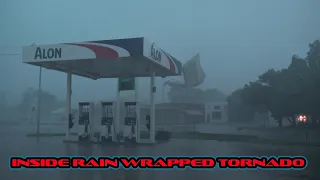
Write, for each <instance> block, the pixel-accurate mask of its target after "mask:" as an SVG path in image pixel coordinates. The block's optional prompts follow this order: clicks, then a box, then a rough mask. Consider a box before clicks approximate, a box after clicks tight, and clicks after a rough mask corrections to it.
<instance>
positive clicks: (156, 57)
mask: <svg viewBox="0 0 320 180" xmlns="http://www.w3.org/2000/svg"><path fill="white" fill-rule="evenodd" d="M150 57H151V58H152V59H154V60H156V61H158V62H161V50H160V49H157V48H156V47H155V45H154V43H153V44H152V45H151V54H150Z"/></svg>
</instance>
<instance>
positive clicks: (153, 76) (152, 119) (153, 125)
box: [150, 72, 156, 143]
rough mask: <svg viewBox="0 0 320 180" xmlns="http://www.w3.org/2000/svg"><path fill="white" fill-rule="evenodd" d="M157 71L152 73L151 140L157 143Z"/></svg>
mask: <svg viewBox="0 0 320 180" xmlns="http://www.w3.org/2000/svg"><path fill="white" fill-rule="evenodd" d="M154 95H155V72H152V73H151V77H150V106H151V108H150V116H151V118H150V141H151V142H152V143H155V134H156V133H155V131H156V118H155V103H154Z"/></svg>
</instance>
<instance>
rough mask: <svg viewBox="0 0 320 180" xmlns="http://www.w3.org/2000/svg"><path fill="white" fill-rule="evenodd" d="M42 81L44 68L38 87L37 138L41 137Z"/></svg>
mask: <svg viewBox="0 0 320 180" xmlns="http://www.w3.org/2000/svg"><path fill="white" fill-rule="evenodd" d="M41 79H42V67H40V70H39V87H38V103H37V136H39V134H40V115H41V114H40V107H41Z"/></svg>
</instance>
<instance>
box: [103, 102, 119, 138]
mask: <svg viewBox="0 0 320 180" xmlns="http://www.w3.org/2000/svg"><path fill="white" fill-rule="evenodd" d="M101 107H102V108H101V119H100V120H101V126H102V128H101V133H100V140H101V142H111V141H114V142H115V141H116V131H115V124H114V114H115V113H114V112H115V103H114V102H101Z"/></svg>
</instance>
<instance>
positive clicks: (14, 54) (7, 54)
mask: <svg viewBox="0 0 320 180" xmlns="http://www.w3.org/2000/svg"><path fill="white" fill-rule="evenodd" d="M18 55H21V54H16V53H0V56H18Z"/></svg>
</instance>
